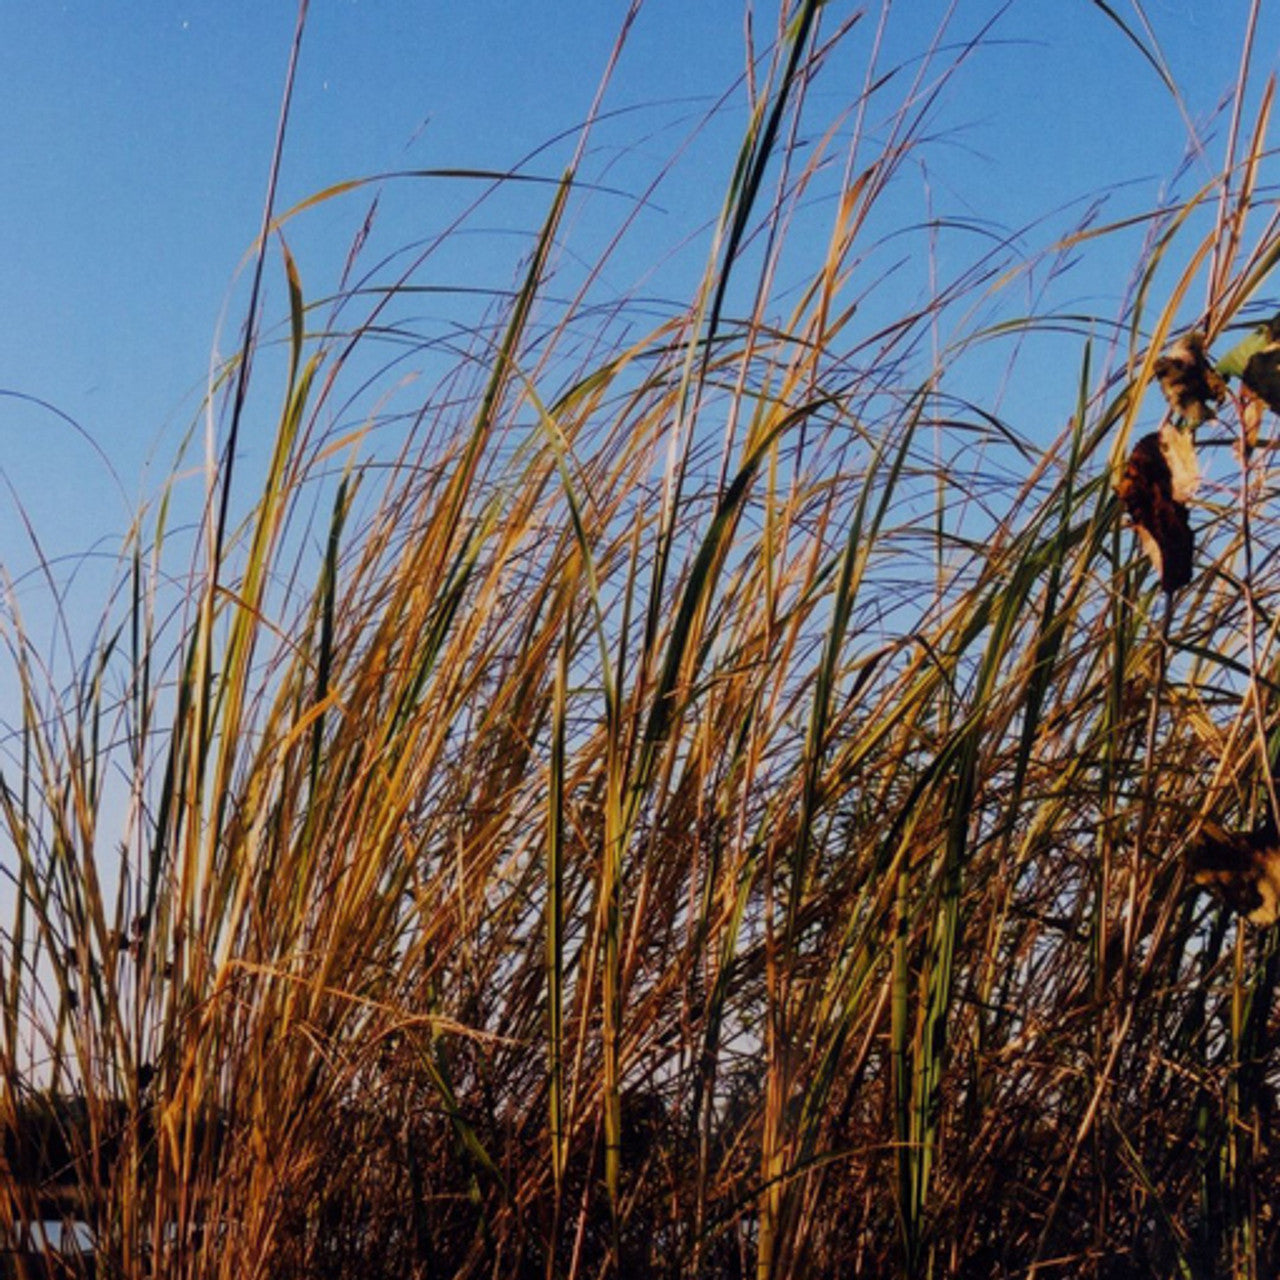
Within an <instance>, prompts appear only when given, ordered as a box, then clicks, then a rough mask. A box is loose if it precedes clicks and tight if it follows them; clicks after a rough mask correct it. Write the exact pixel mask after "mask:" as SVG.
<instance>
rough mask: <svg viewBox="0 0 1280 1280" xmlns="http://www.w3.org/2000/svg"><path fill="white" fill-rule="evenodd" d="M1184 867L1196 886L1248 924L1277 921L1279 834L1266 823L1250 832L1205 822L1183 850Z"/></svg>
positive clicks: (1279, 914) (1279, 905)
mask: <svg viewBox="0 0 1280 1280" xmlns="http://www.w3.org/2000/svg"><path fill="white" fill-rule="evenodd" d="M1187 869H1188V870H1189V871H1190V872H1191V878H1192V879H1193V880H1194V881H1195V882H1196V884H1198V885H1199V886H1200V887H1201V888H1202V889H1207V890H1208V891H1209V892H1210V893H1212V894H1214V895H1215V896H1217V897H1219V898H1221V899H1222V901H1223V902H1225V903H1226V904H1227V906H1229V907H1230V908H1231V909H1232V910H1233V911H1237V912H1239V913H1240V914H1241V915H1242V916H1244V917H1245V919H1247V920H1249V921H1251V922H1252V923H1253V924H1259V925H1271V924H1275V922H1276V920H1277V919H1280V838H1278V837H1277V834H1276V828H1275V826H1274V825H1273V824H1272V823H1271V822H1264V823H1263V824H1262V825H1261V826H1259V827H1257V828H1255V829H1254V830H1253V831H1249V832H1243V831H1234V832H1233V831H1225V830H1223V829H1222V828H1221V827H1219V826H1217V825H1216V824H1214V823H1207V824H1206V825H1205V829H1204V831H1203V833H1202V834H1201V837H1200V839H1199V840H1198V841H1197V843H1196V844H1195V845H1193V846H1192V847H1191V848H1190V849H1189V850H1188V851H1187Z"/></svg>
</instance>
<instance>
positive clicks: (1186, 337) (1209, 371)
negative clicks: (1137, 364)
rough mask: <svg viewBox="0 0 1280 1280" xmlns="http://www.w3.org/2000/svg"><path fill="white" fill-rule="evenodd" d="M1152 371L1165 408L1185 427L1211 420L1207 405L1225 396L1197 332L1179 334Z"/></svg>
mask: <svg viewBox="0 0 1280 1280" xmlns="http://www.w3.org/2000/svg"><path fill="white" fill-rule="evenodd" d="M1154 370H1155V376H1156V378H1157V380H1158V381H1159V383H1160V390H1161V391H1163V392H1164V398H1165V399H1166V400H1167V401H1168V402H1169V407H1170V408H1171V409H1172V410H1173V412H1174V415H1175V416H1176V417H1178V418H1181V419H1182V421H1183V422H1184V423H1185V424H1186V425H1187V426H1189V427H1198V426H1199V425H1200V424H1201V423H1202V422H1206V421H1208V419H1210V418H1212V417H1213V416H1214V410H1213V408H1212V407H1211V403H1212V404H1216V403H1217V402H1218V401H1219V400H1222V399H1223V398H1224V397H1225V396H1226V394H1227V384H1226V383H1225V382H1223V380H1222V378H1221V377H1220V376H1219V375H1218V373H1217V371H1216V370H1215V369H1214V367H1213V366H1212V365H1211V364H1210V363H1209V358H1208V356H1207V355H1206V353H1205V338H1204V334H1203V333H1200V332H1199V331H1198V330H1192V332H1190V333H1186V334H1183V336H1182V337H1181V338H1179V339H1178V340H1177V342H1175V343H1174V344H1173V346H1171V347H1170V348H1169V350H1168V351H1167V352H1166V353H1165V354H1164V355H1162V356H1161V357H1160V359H1159V360H1157V361H1156V362H1155V365H1154Z"/></svg>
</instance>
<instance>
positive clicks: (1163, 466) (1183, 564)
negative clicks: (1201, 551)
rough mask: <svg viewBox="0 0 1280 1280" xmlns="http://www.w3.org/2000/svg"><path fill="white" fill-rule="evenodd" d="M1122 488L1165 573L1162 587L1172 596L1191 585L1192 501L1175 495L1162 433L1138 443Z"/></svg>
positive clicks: (1123, 497) (1144, 541) (1149, 551)
mask: <svg viewBox="0 0 1280 1280" xmlns="http://www.w3.org/2000/svg"><path fill="white" fill-rule="evenodd" d="M1193 456H1194V455H1193ZM1184 482H1185V477H1184ZM1116 491H1117V493H1118V494H1119V495H1120V500H1121V501H1122V502H1123V503H1124V506H1125V510H1126V512H1128V515H1129V519H1131V520H1132V521H1133V523H1134V525H1135V526H1136V527H1137V530H1138V536H1139V538H1140V539H1141V541H1142V545H1143V549H1144V550H1145V551H1146V553H1147V555H1148V557H1149V558H1150V560H1151V563H1152V565H1153V566H1154V567H1155V570H1156V572H1157V573H1158V574H1159V575H1160V585H1161V586H1162V587H1163V588H1164V589H1165V590H1166V591H1167V592H1169V593H1170V594H1172V593H1173V592H1175V591H1177V590H1178V589H1179V588H1180V587H1185V586H1186V585H1187V583H1189V582H1190V581H1191V561H1192V557H1193V555H1194V553H1195V535H1194V533H1192V530H1191V521H1190V520H1189V519H1188V516H1187V508H1186V505H1185V504H1184V503H1183V502H1181V501H1180V500H1179V499H1178V498H1177V497H1176V496H1175V492H1174V478H1173V473H1172V471H1171V469H1170V466H1169V460H1168V457H1167V456H1166V451H1165V449H1164V447H1163V446H1162V442H1161V436H1160V434H1159V433H1157V432H1154V431H1153V432H1152V433H1151V434H1150V435H1146V436H1143V437H1142V439H1141V440H1139V441H1138V443H1137V444H1136V445H1135V446H1134V450H1133V452H1132V453H1131V454H1130V455H1129V460H1128V462H1126V463H1125V468H1124V473H1123V474H1122V475H1121V477H1120V482H1119V484H1118V485H1117V486H1116ZM1180 491H1181V490H1180Z"/></svg>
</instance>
